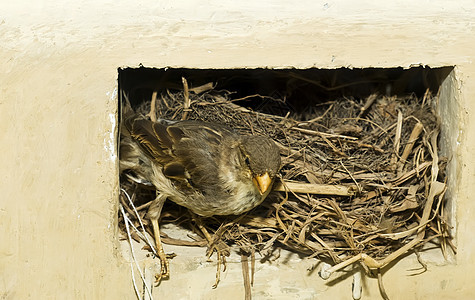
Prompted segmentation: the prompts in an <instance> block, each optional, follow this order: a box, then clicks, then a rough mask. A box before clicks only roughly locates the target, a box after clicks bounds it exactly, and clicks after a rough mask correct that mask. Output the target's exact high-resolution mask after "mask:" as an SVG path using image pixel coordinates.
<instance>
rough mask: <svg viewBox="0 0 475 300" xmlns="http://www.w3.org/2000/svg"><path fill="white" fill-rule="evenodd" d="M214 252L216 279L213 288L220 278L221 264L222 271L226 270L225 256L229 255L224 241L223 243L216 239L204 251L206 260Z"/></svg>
mask: <svg viewBox="0 0 475 300" xmlns="http://www.w3.org/2000/svg"><path fill="white" fill-rule="evenodd" d="M214 252H216V256H217V257H218V262H217V264H216V280H215V282H214V284H213V289H215V288H216V287H217V286H218V284H219V281H220V280H221V266H223V270H222V272H225V271H226V257H227V256H229V255H230V251H229V246H228V245H226V243H224V242H223V241H217V242H214V243H212V244H211V245H210V246H209V248H208V251H207V253H206V256H207V257H208V261H210V258H211V256H212V255H213V253H214Z"/></svg>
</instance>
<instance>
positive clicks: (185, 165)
mask: <svg viewBox="0 0 475 300" xmlns="http://www.w3.org/2000/svg"><path fill="white" fill-rule="evenodd" d="M119 151H120V172H121V174H123V173H125V174H127V176H130V177H131V178H133V179H134V180H135V181H138V182H149V183H151V184H152V185H153V186H154V188H155V189H156V191H157V198H156V199H155V200H154V201H153V202H152V205H151V206H150V208H149V210H148V213H147V217H148V218H149V219H150V220H151V223H152V226H153V231H154V236H155V243H156V247H157V255H158V257H159V259H160V262H161V271H160V274H159V275H157V281H160V279H161V278H164V277H168V276H169V266H168V260H167V258H166V255H165V253H164V251H163V247H162V245H161V241H160V231H159V225H158V220H159V218H160V213H161V209H162V207H163V204H164V202H165V200H166V199H169V200H171V201H173V202H175V203H177V204H179V205H181V206H184V207H186V208H188V209H189V210H191V211H192V212H193V213H195V214H197V215H200V216H204V217H210V216H213V215H239V214H242V213H244V212H247V211H249V210H251V209H252V208H254V207H256V206H257V205H259V204H260V203H262V201H264V199H265V198H266V196H267V195H268V194H269V192H270V191H271V189H272V184H273V182H274V178H275V176H276V175H277V172H278V170H279V168H280V164H281V159H280V153H279V148H278V147H277V145H276V144H275V142H274V141H273V140H272V139H270V138H268V137H265V136H255V135H241V134H238V133H237V132H236V131H234V130H233V129H231V128H229V127H227V126H224V125H220V124H214V123H208V122H202V121H195V120H185V121H167V120H157V121H156V122H153V121H150V120H148V119H146V118H145V117H144V116H142V115H132V116H130V117H128V118H126V119H125V120H124V122H123V127H122V139H121V145H120V150H119Z"/></svg>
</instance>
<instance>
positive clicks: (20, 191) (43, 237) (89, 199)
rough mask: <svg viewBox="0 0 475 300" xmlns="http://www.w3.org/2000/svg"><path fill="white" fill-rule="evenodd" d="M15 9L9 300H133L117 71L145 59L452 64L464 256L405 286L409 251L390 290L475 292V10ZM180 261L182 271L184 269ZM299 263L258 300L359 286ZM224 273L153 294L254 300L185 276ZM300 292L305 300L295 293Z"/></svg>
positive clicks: (7, 159)
mask: <svg viewBox="0 0 475 300" xmlns="http://www.w3.org/2000/svg"><path fill="white" fill-rule="evenodd" d="M3 2H4V3H2V5H1V6H2V8H1V10H0V59H1V68H0V70H1V71H0V90H1V92H0V145H1V146H2V155H0V165H1V166H2V167H1V171H2V172H1V173H2V177H3V179H2V180H0V190H1V196H0V228H1V229H2V233H1V236H0V297H4V298H6V299H25V298H34V299H50V298H58V299H124V298H126V299H127V298H133V297H134V296H133V291H132V288H131V284H130V273H129V272H130V270H129V266H128V264H127V263H125V262H124V259H123V258H122V256H121V255H120V251H119V250H118V248H119V245H118V243H117V242H116V235H117V229H116V224H115V222H116V220H115V215H116V211H117V204H116V202H117V189H118V182H117V157H116V155H117V153H116V149H115V147H114V145H115V143H116V140H115V139H116V131H115V130H116V128H115V126H116V119H115V118H116V109H117V95H116V93H117V81H116V79H117V68H118V67H121V66H138V65H139V64H140V63H142V64H144V65H145V66H150V67H152V66H155V67H164V66H172V67H173V66H176V67H196V68H200V67H202V68H233V67H276V68H283V67H296V68H307V67H319V68H337V67H342V66H344V67H370V66H373V67H393V66H402V67H410V66H411V65H418V64H426V65H429V66H432V67H437V66H447V65H455V66H456V67H455V71H454V75H455V77H456V79H457V81H456V85H455V90H454V91H453V92H454V95H455V96H456V98H455V102H456V103H454V104H456V105H455V106H454V107H456V108H458V109H457V110H456V111H452V110H451V111H445V112H442V115H443V117H444V118H447V120H450V122H451V123H450V124H452V125H450V126H451V128H453V130H454V132H453V133H451V135H450V136H451V137H450V139H449V143H450V145H451V146H453V147H454V148H455V155H454V156H453V157H452V160H453V161H452V162H453V166H452V168H453V170H454V174H453V176H452V177H451V179H453V180H454V181H453V182H455V184H454V185H453V190H452V192H451V195H452V196H453V199H455V200H456V202H457V210H456V220H457V241H456V242H457V245H458V254H457V257H456V262H455V263H451V264H448V265H443V266H440V265H439V263H436V262H434V263H430V264H429V271H428V272H426V273H424V274H423V275H421V276H417V277H408V276H407V274H409V272H408V269H410V268H412V267H414V265H415V260H414V258H411V257H410V258H408V259H406V260H404V261H402V262H400V263H398V264H396V265H395V266H394V268H393V269H391V270H390V271H389V272H387V273H386V274H385V277H384V278H385V279H384V280H385V283H386V289H387V290H388V293H389V294H390V295H391V296H392V299H441V298H444V299H470V298H473V297H475V286H474V285H473V283H472V281H473V280H472V278H471V275H472V273H473V271H472V270H473V267H474V266H473V264H474V261H475V258H474V254H473V252H474V251H475V242H474V241H473V240H472V232H473V228H474V227H475V219H474V218H473V217H472V214H473V212H474V211H475V201H473V199H471V196H472V194H473V189H474V187H475V164H474V160H473V155H472V153H474V152H475V124H474V121H473V119H474V118H473V115H474V113H475V102H474V101H472V99H474V98H475V83H474V81H473V78H474V77H475V65H474V64H473V60H474V58H475V52H474V50H473V49H475V34H474V32H475V30H474V29H475V22H474V17H473V16H475V4H473V3H472V1H457V3H453V2H449V1H418V2H417V4H414V3H413V1H397V2H394V3H392V2H388V1H380V3H379V4H378V3H376V4H375V3H373V2H374V1H357V2H356V1H350V0H345V1H338V2H337V1H305V0H304V1H298V2H295V1H283V0H277V1H245V2H242V1H230V0H221V1H214V0H211V1H193V0H188V1H150V0H146V1H140V2H137V1H125V2H124V1H119V2H118V1H106V0H95V1H85V0H79V1H59V0H56V1H55V0H53V1H44V2H39V1H36V2H35V1H16V2H14V1H8V2H7V1H5V0H4V1H3ZM449 106H450V105H449ZM451 107H452V106H451ZM199 255H202V252H199ZM183 259H184V260H182V261H180V260H176V262H175V261H173V262H172V266H173V264H175V265H176V266H177V267H176V268H177V269H179V268H180V267H178V266H179V265H180V264H181V263H183V264H185V263H186V258H183ZM293 264H294V266H292V265H291V266H289V265H284V266H281V268H280V270H283V271H285V273H284V272H280V273H279V272H277V271H276V270H275V269H270V271H269V269H263V271H262V272H261V273H259V274H260V275H262V276H260V275H259V276H260V277H259V278H256V280H261V281H258V282H260V283H259V284H260V287H257V288H256V290H258V291H257V292H259V293H257V295H258V297H257V298H260V299H267V298H269V297H270V298H274V299H277V298H278V297H281V298H280V299H286V298H288V296H289V293H290V294H292V295H293V296H292V297H294V298H295V297H296V295H297V296H300V297H301V298H302V299H312V298H327V299H328V298H330V297H334V298H333V299H337V298H345V299H349V298H350V292H349V289H350V285H351V278H347V279H344V280H343V281H342V282H340V283H339V284H337V285H334V286H327V285H325V282H323V281H322V280H321V279H320V278H319V277H318V276H317V275H316V273H314V274H313V275H309V276H307V275H306V273H305V268H306V264H308V262H307V261H304V262H300V261H295V262H294V263H293ZM213 270H214V267H213V266H212V265H210V266H207V267H203V268H201V269H194V270H190V275H189V276H188V277H186V276H185V275H183V274H176V275H173V274H172V275H173V276H175V278H177V279H176V281H175V282H173V277H172V280H170V281H169V282H165V283H164V284H163V285H162V286H161V287H160V289H159V290H157V291H156V292H157V293H159V294H160V295H164V294H166V295H168V297H169V299H174V297H173V295H181V296H182V297H183V298H186V297H190V295H193V298H195V299H196V298H200V297H202V298H203V299H213V298H214V299H219V298H221V297H222V295H225V294H226V295H228V296H227V298H228V299H231V298H232V299H234V298H236V299H241V298H242V287H241V285H242V283H241V281H240V269H239V265H238V264H236V268H235V269H234V271H231V270H230V271H228V272H229V274H228V275H226V276H228V278H227V279H228V280H223V283H222V286H220V287H218V289H217V290H211V289H210V285H211V284H207V285H206V286H204V287H200V286H198V284H197V283H196V282H199V281H188V279H187V278H194V279H195V280H197V278H201V276H205V277H206V276H208V277H206V278H209V282H211V283H212V280H213V278H212V277H213V276H214V273H213V272H214V271H213ZM236 270H237V271H236ZM172 272H173V271H172ZM233 272H234V273H233ZM236 272H237V273H236ZM233 274H234V275H233ZM266 274H267V275H266ZM302 274H304V275H302ZM265 276H270V277H272V280H273V281H272V282H270V283H269V282H268V281H266V279H265V278H266V277H265ZM180 278H181V279H180ZM233 278H234V279H233ZM206 280H208V279H206ZM186 282H188V284H187V283H186ZM293 285H295V286H297V287H298V288H299V290H298V291H293V292H292V291H290V292H289V291H285V290H283V289H282V287H283V286H293ZM365 285H366V286H364V290H365V293H367V294H366V297H365V299H372V298H376V299H377V298H378V297H379V295H378V293H377V288H376V283H375V281H374V279H368V280H367V282H366V284H365ZM188 286H189V287H190V288H194V290H192V293H191V294H190V291H189V290H188V291H187V292H185V291H184V290H186V289H187V288H186V287H188ZM178 289H180V291H178ZM266 291H267V295H268V296H266ZM368 293H369V294H368ZM187 295H188V296H187ZM269 295H270V296H269ZM312 295H313V296H312ZM335 297H337V298H335Z"/></svg>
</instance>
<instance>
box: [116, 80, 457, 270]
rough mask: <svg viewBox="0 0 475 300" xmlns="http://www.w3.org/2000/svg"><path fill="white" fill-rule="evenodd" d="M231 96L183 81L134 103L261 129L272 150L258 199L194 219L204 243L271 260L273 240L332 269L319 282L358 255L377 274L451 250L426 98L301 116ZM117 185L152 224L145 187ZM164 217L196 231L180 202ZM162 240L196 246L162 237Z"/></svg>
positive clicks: (160, 112)
mask: <svg viewBox="0 0 475 300" xmlns="http://www.w3.org/2000/svg"><path fill="white" fill-rule="evenodd" d="M232 95H233V94H232V92H229V91H217V90H215V89H214V88H213V85H211V84H208V85H205V86H202V87H198V88H195V89H188V86H187V84H186V80H184V89H183V90H182V91H177V92H173V93H172V92H167V93H163V94H161V95H157V93H156V92H154V94H153V96H152V99H151V101H147V102H146V103H144V104H142V106H141V107H139V108H138V109H137V110H138V111H139V112H142V113H143V114H145V115H150V114H152V115H153V116H155V117H158V118H165V119H171V120H180V119H197V120H203V121H210V122H216V123H221V124H225V125H228V126H230V127H232V128H235V129H236V130H237V131H238V132H240V133H243V134H256V135H267V136H270V137H271V138H273V139H274V140H275V141H276V142H277V144H278V145H279V146H280V148H281V155H282V161H283V163H282V168H281V170H280V178H278V180H277V182H276V184H275V186H274V191H273V192H272V193H271V194H270V195H269V196H268V198H267V199H266V200H265V201H264V203H263V204H262V205H260V206H259V207H256V208H255V209H253V210H251V211H250V212H248V213H246V214H244V215H241V216H222V217H221V216H216V217H212V218H205V219H202V220H201V222H202V225H203V226H204V227H205V229H207V230H208V231H209V232H210V233H211V234H212V236H213V239H214V243H216V244H219V243H221V244H223V243H224V244H226V245H228V246H231V245H237V246H238V247H239V248H240V249H241V252H242V253H243V254H244V255H251V257H254V254H255V253H256V252H257V253H260V254H261V255H262V256H263V257H270V256H272V253H273V252H274V251H275V249H277V248H278V247H284V248H287V249H290V250H292V251H295V252H298V253H300V254H301V255H303V256H306V257H317V258H319V259H322V260H327V261H330V263H331V264H332V265H333V267H331V268H330V269H328V270H324V271H323V272H321V274H320V275H321V276H322V277H323V278H328V277H329V275H330V274H331V273H333V272H335V271H337V270H340V269H342V268H343V267H345V266H347V265H350V264H352V263H357V262H361V263H362V266H363V267H364V268H365V269H366V270H367V271H371V270H380V269H381V268H384V267H385V266H387V265H388V264H389V263H391V262H392V261H394V260H396V259H398V258H399V257H401V256H402V255H405V254H407V253H408V252H410V251H416V252H417V251H418V250H420V249H422V248H423V246H424V245H427V244H430V245H432V246H435V247H440V248H441V250H442V251H443V253H444V255H445V254H446V253H447V248H449V247H450V248H452V249H453V250H454V251H455V247H454V246H453V245H452V243H451V240H450V234H449V231H450V227H449V226H448V224H447V220H446V218H445V217H444V201H443V195H444V192H445V188H446V185H445V179H446V176H445V172H444V170H445V159H443V158H440V157H438V154H437V153H438V150H437V136H438V133H439V122H438V119H437V116H436V114H435V113H434V111H433V107H434V103H435V101H436V97H434V96H431V95H430V93H429V92H427V93H426V94H425V95H424V97H423V98H416V97H415V96H407V97H385V96H378V95H371V96H369V97H368V98H366V99H352V98H341V99H337V100H335V101H331V102H326V103H319V104H315V105H313V106H312V107H311V109H307V110H305V111H303V112H298V111H296V110H295V111H294V110H292V109H291V108H290V109H289V107H288V105H287V103H286V101H285V99H278V98H272V97H268V96H260V95H249V96H247V97H244V98H239V99H232ZM251 103H252V105H253V109H250V108H249V106H250V104H251ZM256 103H257V104H256ZM122 186H123V188H124V191H126V192H127V193H128V195H132V197H133V200H134V201H133V202H134V203H135V206H136V208H137V210H138V215H140V217H142V218H144V219H143V220H142V221H141V222H144V224H145V228H146V229H147V230H151V229H150V228H148V227H147V226H148V222H147V220H146V219H145V214H146V210H147V209H146V208H147V207H148V205H149V201H151V200H153V199H154V195H155V194H154V193H155V192H154V191H153V190H150V189H149V188H147V187H145V186H138V185H136V184H133V183H130V182H128V181H127V180H125V179H123V180H122ZM121 203H122V204H123V206H124V207H125V208H126V210H127V211H128V213H127V216H128V218H130V219H131V220H132V222H135V224H136V226H137V227H138V226H139V225H138V224H139V220H138V218H137V217H136V214H135V213H134V211H133V210H134V208H133V207H131V205H130V202H129V201H127V200H126V198H125V197H121ZM120 218H121V221H120V222H121V224H122V225H121V227H122V229H124V231H125V227H124V225H123V217H122V216H121V217H120ZM164 222H171V223H175V224H179V225H180V226H184V227H188V228H191V229H193V228H194V227H195V226H196V225H195V222H192V217H191V215H190V214H188V213H187V211H186V209H185V208H182V207H180V206H178V205H175V204H173V203H171V202H170V201H168V202H167V203H166V204H165V207H164V210H163V212H162V220H161V223H164ZM195 232H197V233H198V234H200V235H201V233H200V231H198V230H195ZM132 236H133V237H135V238H136V239H140V236H141V235H139V234H135V236H134V235H132ZM163 242H165V243H173V244H181V245H190V246H196V245H201V246H205V245H206V244H207V243H206V242H205V240H204V239H197V240H195V241H179V240H175V239H173V238H171V237H164V239H163ZM208 246H211V245H208Z"/></svg>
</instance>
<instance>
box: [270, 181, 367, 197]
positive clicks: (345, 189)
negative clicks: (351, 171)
mask: <svg viewBox="0 0 475 300" xmlns="http://www.w3.org/2000/svg"><path fill="white" fill-rule="evenodd" d="M285 185H287V188H288V190H290V191H292V192H294V193H302V194H307V193H308V194H318V195H329V196H348V197H349V196H354V195H355V194H356V192H357V191H358V188H357V187H356V186H354V185H349V186H346V185H329V184H316V183H300V182H289V181H285ZM273 190H274V191H278V192H285V191H288V190H287V189H286V188H285V187H284V185H283V184H282V183H280V182H278V183H276V184H275V185H274V189H273Z"/></svg>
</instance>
